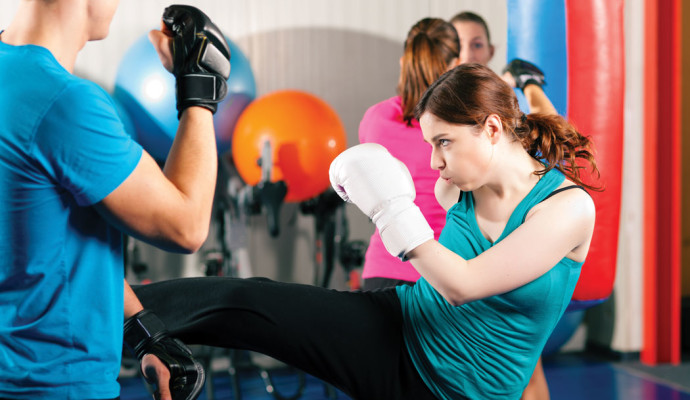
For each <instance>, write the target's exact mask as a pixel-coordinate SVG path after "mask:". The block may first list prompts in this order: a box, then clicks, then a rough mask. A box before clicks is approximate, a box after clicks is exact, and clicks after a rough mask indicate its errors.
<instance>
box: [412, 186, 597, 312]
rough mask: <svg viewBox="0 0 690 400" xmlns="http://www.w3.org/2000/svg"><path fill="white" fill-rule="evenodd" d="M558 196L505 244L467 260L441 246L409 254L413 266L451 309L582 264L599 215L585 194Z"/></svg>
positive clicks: (429, 244) (423, 247)
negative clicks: (564, 264) (562, 264)
mask: <svg viewBox="0 0 690 400" xmlns="http://www.w3.org/2000/svg"><path fill="white" fill-rule="evenodd" d="M569 192H570V193H563V194H562V195H560V196H555V197H553V198H551V199H549V200H548V203H547V202H545V203H544V204H543V205H542V207H540V208H539V209H538V210H537V211H535V212H533V213H532V214H531V215H530V216H529V218H528V219H527V220H526V221H525V223H523V224H522V225H521V226H520V227H518V228H517V229H516V230H515V231H514V232H513V233H511V234H510V235H508V236H507V237H506V238H505V239H503V240H502V241H501V242H500V243H498V244H496V245H495V246H493V247H492V248H490V249H489V250H487V251H485V252H484V253H482V254H480V255H479V256H477V257H475V258H473V259H471V260H465V259H463V258H462V257H460V256H459V255H457V254H455V253H453V252H452V251H450V250H448V249H447V248H445V247H444V246H442V245H441V244H440V243H438V242H437V241H427V242H425V243H423V244H421V245H420V246H418V247H416V248H415V249H413V250H412V251H411V252H410V253H408V257H409V259H410V261H411V262H412V265H413V266H414V267H415V268H416V269H417V271H419V273H420V274H421V275H422V276H423V277H424V278H425V279H426V280H427V281H428V282H429V283H430V284H431V285H432V286H433V287H434V288H435V289H436V290H437V291H438V292H439V293H440V294H441V295H442V296H443V297H444V298H445V299H446V300H447V301H448V302H449V303H451V304H453V305H460V304H464V303H468V302H470V301H473V300H477V299H481V298H485V297H489V296H493V295H496V294H500V293H505V292H507V291H510V290H513V289H515V288H518V287H520V286H522V285H525V284H527V283H529V282H531V281H533V280H534V279H536V278H538V277H539V276H541V275H543V274H544V273H546V272H547V271H548V270H550V269H551V268H552V267H553V266H554V265H556V264H557V263H558V262H559V261H560V260H561V259H563V258H564V257H570V258H573V259H576V260H577V261H583V260H584V258H585V256H586V253H587V249H588V248H589V241H590V239H591V236H592V232H593V229H594V219H595V210H594V203H593V202H592V199H591V198H590V197H589V196H588V195H587V194H586V193H584V192H582V191H580V190H577V191H574V190H573V191H569Z"/></svg>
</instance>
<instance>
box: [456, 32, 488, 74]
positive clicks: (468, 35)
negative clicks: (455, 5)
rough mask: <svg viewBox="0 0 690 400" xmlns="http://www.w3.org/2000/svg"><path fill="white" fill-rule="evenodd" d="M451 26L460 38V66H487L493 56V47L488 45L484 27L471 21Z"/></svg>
mask: <svg viewBox="0 0 690 400" xmlns="http://www.w3.org/2000/svg"><path fill="white" fill-rule="evenodd" d="M453 26H455V30H456V31H458V36H459V37H460V64H465V63H479V64H482V65H487V64H488V63H489V61H490V60H491V57H493V56H494V47H493V46H492V45H491V44H490V43H489V38H487V36H486V30H485V29H484V27H483V26H482V25H481V24H479V23H477V22H472V21H461V22H456V23H454V24H453Z"/></svg>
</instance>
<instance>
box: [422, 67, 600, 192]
mask: <svg viewBox="0 0 690 400" xmlns="http://www.w3.org/2000/svg"><path fill="white" fill-rule="evenodd" d="M425 112H429V113H431V114H433V115H435V116H436V117H438V118H440V119H442V120H444V121H446V122H449V123H452V124H460V125H471V126H482V125H483V124H484V121H486V118H487V117H488V116H489V115H491V114H495V115H498V116H499V117H500V118H501V123H502V124H503V130H504V132H507V133H508V134H509V135H511V136H513V137H514V138H515V140H518V141H520V143H521V144H522V147H524V148H525V150H527V152H528V153H529V154H530V156H532V157H533V158H535V159H536V160H539V161H540V162H541V163H542V164H543V165H544V168H543V169H541V170H538V171H535V174H537V175H544V174H546V173H547V172H548V171H550V170H551V169H553V168H556V169H558V170H559V171H561V172H562V173H563V174H564V175H565V176H567V177H568V178H569V179H570V180H572V181H573V182H575V183H576V184H578V185H581V186H584V187H586V188H588V189H592V190H596V191H600V190H602V189H601V188H600V187H598V186H593V185H590V184H587V183H584V182H583V181H582V178H581V176H580V173H581V170H582V169H585V168H586V167H587V166H589V168H590V169H591V171H592V173H593V174H594V175H595V176H596V177H597V178H598V177H599V170H598V169H597V164H596V161H595V160H594V154H593V149H592V142H591V141H590V139H589V138H588V137H586V136H583V135H582V134H580V133H579V132H578V131H577V129H575V127H574V126H573V125H572V124H570V123H569V122H568V121H566V120H565V119H564V118H563V117H561V116H560V115H546V114H530V115H525V114H524V113H523V112H522V111H520V108H519V106H518V101H517V97H515V93H514V92H513V89H512V88H511V87H510V86H508V84H506V83H505V82H504V81H503V80H502V79H501V78H500V77H499V76H498V75H496V74H495V73H494V72H493V71H491V70H490V69H489V68H487V67H485V66H483V65H481V64H463V65H460V66H458V67H456V68H454V69H452V70H451V71H448V72H447V73H445V74H443V75H442V76H441V77H440V78H439V79H438V80H437V81H436V82H434V83H433V84H432V85H431V86H430V87H429V89H427V91H426V92H425V93H424V95H423V96H422V98H421V99H420V100H419V103H417V106H416V107H415V117H416V118H417V119H419V117H420V116H421V115H422V114H423V113H425ZM583 163H584V164H585V165H584V166H583V165H582V164H583Z"/></svg>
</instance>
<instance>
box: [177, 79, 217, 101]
mask: <svg viewBox="0 0 690 400" xmlns="http://www.w3.org/2000/svg"><path fill="white" fill-rule="evenodd" d="M225 92H226V85H224V82H223V81H221V80H220V79H219V78H217V77H216V76H214V75H201V74H189V75H184V76H182V77H181V78H180V79H179V80H178V81H177V97H178V98H179V100H180V101H181V102H186V101H192V102H194V103H196V102H198V101H200V100H209V101H212V102H215V101H219V100H221V99H223V98H224V97H225Z"/></svg>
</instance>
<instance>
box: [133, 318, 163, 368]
mask: <svg viewBox="0 0 690 400" xmlns="http://www.w3.org/2000/svg"><path fill="white" fill-rule="evenodd" d="M167 334H168V331H167V330H166V329H165V324H164V323H163V321H161V320H160V318H158V316H157V315H156V314H154V313H153V312H152V311H149V310H142V311H139V312H138V313H136V314H135V315H133V316H132V317H131V318H129V319H127V320H126V321H125V325H124V342H125V344H126V345H127V346H128V347H129V348H130V349H131V350H132V351H133V352H134V354H135V355H136V356H137V358H138V359H141V358H142V357H143V356H144V354H146V349H147V348H148V347H150V346H151V345H153V344H155V343H156V342H158V341H159V340H160V339H161V338H164V337H166V336H167Z"/></svg>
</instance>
